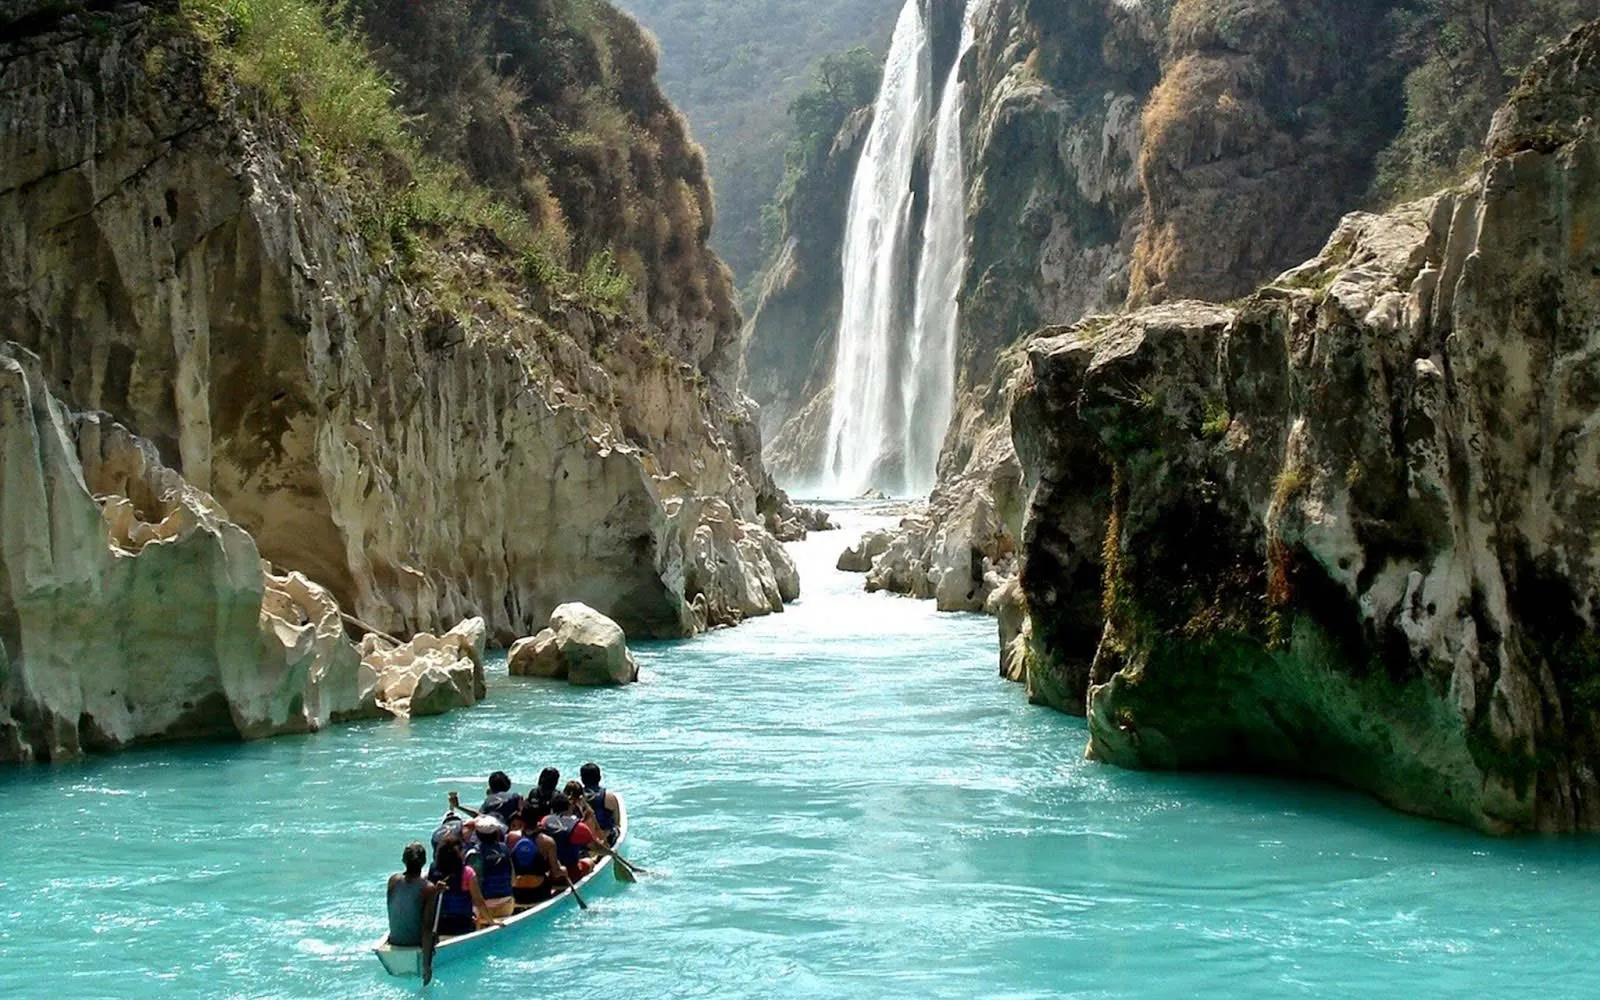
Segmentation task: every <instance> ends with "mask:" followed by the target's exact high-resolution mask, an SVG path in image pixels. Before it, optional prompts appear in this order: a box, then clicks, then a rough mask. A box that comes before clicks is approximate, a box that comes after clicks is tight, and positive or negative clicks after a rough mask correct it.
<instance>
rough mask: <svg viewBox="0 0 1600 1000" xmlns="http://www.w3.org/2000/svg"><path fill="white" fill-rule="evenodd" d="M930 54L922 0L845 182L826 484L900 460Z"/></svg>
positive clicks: (897, 39)
mask: <svg viewBox="0 0 1600 1000" xmlns="http://www.w3.org/2000/svg"><path fill="white" fill-rule="evenodd" d="M931 64H932V53H931V52H930V51H929V38H928V29H927V25H925V24H924V23H923V20H922V12H921V10H920V9H919V7H918V0H906V5H905V7H904V8H903V9H902V10H901V11H900V19H899V21H898V22H897V23H896V24H895V29H894V39H893V40H892V41H891V42H890V43H889V57H888V59H887V61H886V62H885V63H884V67H883V85H882V87H881V88H880V89H879V91H878V100H877V103H876V105H875V106H874V108H873V119H872V127H871V129H870V130H869V131H868V133H867V142H866V146H865V147H864V148H863V149H862V151H861V161H860V163H859V164H858V165H857V166H856V176H855V181H854V183H852V184H851V187H850V208H849V215H848V217H847V218H848V221H847V222H846V224H845V237H844V261H843V263H844V299H843V308H842V311H841V315H840V322H839V338H838V353H837V355H836V356H835V360H834V369H833V413H832V416H831V418H830V419H829V422H828V437H827V440H826V448H827V461H826V464H825V466H824V476H825V477H826V478H827V479H829V480H830V481H831V484H830V485H831V490H832V491H833V492H837V493H843V494H855V493H859V492H861V491H862V490H865V489H867V488H869V487H872V486H875V485H887V486H888V487H889V488H891V489H895V488H896V487H898V486H900V485H901V484H899V483H891V484H880V483H876V482H875V481H874V480H876V479H877V478H878V477H880V476H882V475H884V474H885V473H886V472H887V471H888V470H887V469H886V468H885V466H886V465H890V464H894V463H895V462H896V461H898V462H901V463H903V461H904V459H903V458H899V459H897V458H896V456H895V455H894V454H893V453H894V452H895V451H896V450H897V443H898V440H899V439H900V437H901V436H902V434H903V427H902V426H901V419H900V418H901V412H902V410H901V408H900V407H899V406H897V405H893V403H892V401H891V396H893V395H896V394H897V393H898V390H899V388H900V386H899V377H900V375H901V372H899V371H897V370H895V369H896V368H897V366H896V365H895V364H894V361H895V355H896V354H897V353H898V349H899V348H900V347H901V346H902V345H900V344H899V343H898V342H897V341H899V340H900V338H899V337H897V335H896V334H897V332H898V331H899V330H900V329H902V328H903V327H904V326H905V324H906V322H907V315H908V308H907V306H908V303H907V301H906V300H907V298H908V296H907V295H906V294H905V293H906V285H907V282H906V280H905V279H904V275H905V272H906V268H907V265H908V263H909V259H908V254H907V251H908V250H909V248H910V243H911V232H910V230H911V221H912V220H911V209H912V191H911V174H912V169H913V168H914V166H915V165H916V156H917V144H918V143H919V142H920V141H921V139H922V135H923V132H924V131H925V130H926V129H927V125H928V104H929V99H928V97H929V93H930V92H931V89H932V88H931V85H930V80H931V78H932V65H931Z"/></svg>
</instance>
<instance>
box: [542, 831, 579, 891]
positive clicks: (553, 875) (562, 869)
mask: <svg viewBox="0 0 1600 1000" xmlns="http://www.w3.org/2000/svg"><path fill="white" fill-rule="evenodd" d="M539 853H540V854H543V855H544V866H545V868H546V869H547V870H548V871H549V872H550V879H551V881H554V880H556V879H557V878H559V879H560V880H561V881H563V882H565V883H567V885H568V886H571V885H572V873H571V872H569V871H567V866H566V865H564V864H562V863H561V855H559V854H557V853H556V842H555V841H554V840H550V839H548V838H546V839H544V840H542V841H540V843H539Z"/></svg>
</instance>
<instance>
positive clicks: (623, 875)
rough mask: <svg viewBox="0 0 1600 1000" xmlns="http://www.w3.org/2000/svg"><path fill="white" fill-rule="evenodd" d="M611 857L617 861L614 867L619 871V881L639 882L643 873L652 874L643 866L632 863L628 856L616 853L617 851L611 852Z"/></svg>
mask: <svg viewBox="0 0 1600 1000" xmlns="http://www.w3.org/2000/svg"><path fill="white" fill-rule="evenodd" d="M611 858H612V860H614V861H615V862H616V864H615V865H614V866H613V867H614V869H615V871H616V873H617V881H619V882H637V881H639V875H640V874H641V873H643V874H645V875H648V874H650V873H649V872H647V871H645V870H644V869H643V868H638V867H635V866H634V865H632V864H630V863H629V861H628V859H627V858H625V857H623V856H622V855H620V854H618V853H616V852H615V851H613V852H612V853H611Z"/></svg>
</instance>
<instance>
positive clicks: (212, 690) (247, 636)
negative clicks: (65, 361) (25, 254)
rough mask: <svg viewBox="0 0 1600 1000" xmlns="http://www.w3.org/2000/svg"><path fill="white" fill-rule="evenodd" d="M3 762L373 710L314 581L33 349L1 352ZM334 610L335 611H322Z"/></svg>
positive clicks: (301, 727)
mask: <svg viewBox="0 0 1600 1000" xmlns="http://www.w3.org/2000/svg"><path fill="white" fill-rule="evenodd" d="M0 400H3V406H0V438H3V443H4V454H5V462H4V463H0V513H3V517H0V582H3V587H0V760H13V761H14V760H52V759H57V758H61V757H67V756H72V755H75V754H78V753H82V752H86V751H87V752H93V751H103V750H111V749H117V748H120V747H124V746H128V745H130V744H134V743H141V742H147V741H151V740H160V739H181V738H198V737H230V738H246V739H249V738H256V737H262V736H270V735H275V734H278V733H294V732H306V731H308V730H311V729H315V728H318V727H320V726H322V725H324V724H326V723H328V722H333V721H342V720H344V719H348V718H354V717H358V716H362V715H367V714H371V713H372V712H373V711H374V709H373V708H372V707H371V706H368V705H366V704H365V703H364V700H363V697H362V693H361V691H360V682H359V679H358V676H357V672H358V658H357V656H356V655H355V650H354V648H353V647H352V646H351V645H350V644H349V642H348V641H346V640H345V639H344V635H343V630H342V628H340V627H339V626H338V609H337V606H334V605H332V603H331V601H330V600H329V599H328V598H327V594H326V592H325V591H322V590H321V589H320V588H317V587H315V586H314V585H310V584H309V583H307V582H306V581H304V580H303V579H301V578H294V577H288V578H283V577H276V576H273V575H270V574H264V573H263V567H262V562H261V557H260V555H259V554H258V552H257V549H256V546H255V543H254V542H253V541H252V540H251V538H250V535H249V534H248V533H247V532H246V531H245V530H244V529H243V528H240V527H239V526H238V525H236V524H233V523H232V522H230V521H229V520H227V518H226V517H225V516H224V515H223V512H222V510H221V509H220V508H219V507H218V506H217V504H216V502H215V501H214V500H212V499H211V497H209V496H207V495H206V494H205V493H203V492H201V491H200V490H197V489H195V488H194V487H192V486H190V485H189V484H188V483H186V482H184V480H183V479H182V478H181V477H180V476H178V475H177V474H176V473H174V472H173V471H172V470H170V469H168V468H166V467H165V466H163V465H162V464H161V462H160V460H159V459H158V458H157V456H156V453H155V449H154V448H153V447H152V446H151V445H150V443H149V442H146V441H143V440H141V439H139V438H137V437H135V436H133V435H132V434H129V433H128V432H127V431H126V430H125V429H124V428H122V427H121V426H119V425H117V424H115V423H113V422H111V421H110V420H109V419H107V418H105V417H104V416H103V415H99V414H87V415H83V416H77V415H74V414H73V413H71V412H70V411H69V410H67V408H66V407H65V406H63V405H62V404H61V403H60V402H59V401H58V400H56V399H55V398H54V397H52V396H51V395H50V393H49V392H48V391H47V390H46V388H45V379H44V377H43V373H42V371H41V366H40V364H39V361H38V359H37V358H36V357H34V356H33V355H31V354H29V353H28V352H26V351H24V350H20V349H18V348H17V347H16V346H15V345H11V344H5V345H0ZM330 613H331V617H330Z"/></svg>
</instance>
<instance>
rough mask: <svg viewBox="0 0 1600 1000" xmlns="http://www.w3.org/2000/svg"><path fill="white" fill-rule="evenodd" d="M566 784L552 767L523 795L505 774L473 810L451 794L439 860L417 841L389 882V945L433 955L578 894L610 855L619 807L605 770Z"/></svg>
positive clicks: (591, 768) (439, 835)
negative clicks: (578, 886)
mask: <svg viewBox="0 0 1600 1000" xmlns="http://www.w3.org/2000/svg"><path fill="white" fill-rule="evenodd" d="M578 776H579V778H580V779H581V780H578V781H569V782H567V783H566V785H565V786H563V785H562V784H561V773H560V772H559V771H557V770H556V769H555V768H553V767H547V768H545V769H544V770H543V771H541V772H540V773H539V781H538V783H537V784H536V785H534V787H533V788H532V789H531V790H530V791H529V792H528V794H526V795H521V794H518V793H517V792H514V791H512V789H511V778H510V776H509V775H507V774H506V773H505V772H504V771H496V772H494V773H493V774H491V775H489V788H488V792H487V794H486V795H485V796H484V800H483V804H482V805H480V806H479V807H478V808H476V809H472V808H469V807H467V806H464V805H462V804H461V799H460V798H459V796H458V795H457V793H455V792H451V793H450V794H449V805H450V808H449V811H448V812H446V813H445V815H444V819H442V820H441V821H440V822H439V826H438V828H437V829H435V830H434V831H433V836H432V838H431V839H432V845H433V863H432V865H431V866H429V867H428V869H427V871H426V872H424V870H423V867H424V865H426V864H427V862H428V852H427V849H426V848H424V847H423V845H422V844H421V843H420V842H413V843H411V844H408V845H406V848H405V850H404V851H403V852H402V854H401V861H402V863H403V864H404V865H405V871H404V872H402V873H400V874H397V875H391V876H390V877H389V889H388V902H389V943H390V944H391V945H393V946H396V947H421V948H423V950H424V952H426V953H431V952H432V948H433V944H434V942H435V941H436V940H437V939H438V938H442V937H448V936H451V935H455V934H470V933H472V932H473V931H475V930H478V929H479V928H482V927H486V926H492V925H497V924H499V923H500V922H501V921H502V920H503V919H504V918H506V917H509V916H512V915H514V914H515V913H516V912H517V910H519V909H525V908H527V907H530V906H536V905H537V904H539V903H541V902H543V901H545V900H546V899H549V898H550V897H551V896H553V895H556V894H557V893H560V892H564V891H566V890H567V889H569V888H571V887H572V886H573V884H574V883H576V882H577V881H578V880H579V879H581V878H583V876H584V875H586V874H588V873H589V872H590V871H591V870H593V868H594V863H595V860H596V859H597V858H599V857H604V856H605V855H607V854H611V853H612V850H611V845H612V844H614V843H615V842H616V838H617V828H618V824H619V821H620V820H621V818H622V817H621V815H620V813H621V809H620V806H619V805H618V802H617V796H616V794H615V793H614V792H609V791H607V790H606V788H605V786H604V785H603V784H602V783H601V777H600V767H599V765H597V764H594V763H588V764H585V765H583V766H582V767H581V768H579V769H578Z"/></svg>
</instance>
